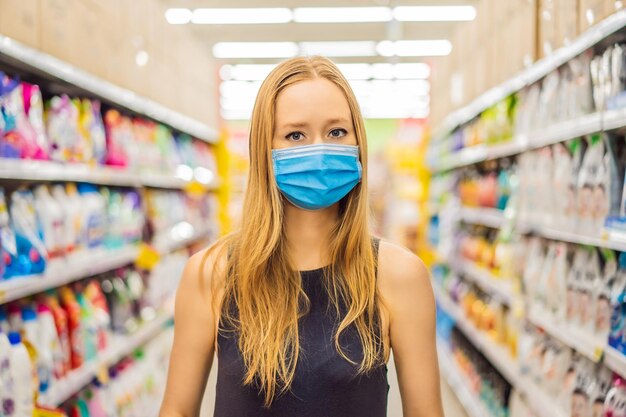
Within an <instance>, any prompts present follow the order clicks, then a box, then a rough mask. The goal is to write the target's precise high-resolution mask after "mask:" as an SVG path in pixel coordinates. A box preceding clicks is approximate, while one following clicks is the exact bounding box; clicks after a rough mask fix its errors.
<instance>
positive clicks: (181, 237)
mask: <svg viewBox="0 0 626 417" xmlns="http://www.w3.org/2000/svg"><path fill="white" fill-rule="evenodd" d="M212 232H213V229H212V228H211V227H208V226H193V225H192V224H190V223H188V222H180V223H178V224H176V225H174V226H172V227H171V228H170V229H169V230H168V231H167V232H165V233H164V234H162V235H160V236H156V237H155V239H154V247H155V248H156V249H157V251H158V252H160V253H170V252H174V251H176V250H178V249H182V248H184V247H187V246H189V245H191V244H192V243H195V242H197V241H199V240H202V239H206V238H209V237H210V236H211V234H212Z"/></svg>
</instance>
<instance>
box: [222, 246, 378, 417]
mask: <svg viewBox="0 0 626 417" xmlns="http://www.w3.org/2000/svg"><path fill="white" fill-rule="evenodd" d="M374 246H375V248H376V254H377V252H378V241H375V245H374ZM300 274H301V276H302V286H303V289H304V291H305V293H306V294H307V296H308V297H309V300H310V302H311V303H310V304H311V305H310V310H309V312H308V313H307V314H306V315H305V316H304V317H302V318H301V319H300V321H299V322H298V328H299V334H300V353H299V358H298V364H297V366H296V373H295V378H294V381H293V383H292V385H291V389H290V390H289V391H287V392H286V393H284V394H282V395H277V396H276V397H275V398H274V401H273V402H272V404H271V406H270V408H269V409H268V408H265V407H263V399H264V397H263V396H262V395H261V394H259V390H258V388H257V387H256V386H244V385H243V384H242V381H243V377H244V371H245V369H244V364H243V359H242V357H241V354H240V352H239V349H238V347H237V338H236V335H235V334H234V333H233V332H222V331H220V332H219V333H218V342H217V343H218V374H217V387H216V400H215V413H214V414H213V417H385V416H386V415H387V393H388V390H389V385H388V384H387V366H386V365H385V364H381V365H380V366H378V367H377V368H375V369H373V370H372V371H370V372H368V373H367V374H361V375H358V374H357V366H356V365H352V364H350V363H349V362H348V361H346V360H345V359H344V358H342V357H341V356H340V355H339V353H338V352H337V350H336V349H335V345H334V333H335V329H336V327H337V325H338V324H339V321H338V319H337V317H336V314H335V313H334V308H331V309H329V308H328V305H329V297H328V294H327V291H326V290H325V287H324V284H323V278H324V277H323V274H324V269H323V268H321V269H316V270H312V271H302V272H300ZM340 341H341V346H342V349H343V350H344V352H345V353H346V354H347V355H348V357H350V358H351V359H352V360H353V361H355V362H357V363H358V362H359V361H360V359H361V358H362V357H363V350H362V346H361V343H360V341H359V338H358V335H357V333H356V331H355V330H354V329H349V330H347V331H346V332H344V333H343V334H342V337H341V339H340Z"/></svg>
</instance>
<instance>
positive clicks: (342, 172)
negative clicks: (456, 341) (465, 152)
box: [160, 57, 443, 417]
mask: <svg viewBox="0 0 626 417" xmlns="http://www.w3.org/2000/svg"><path fill="white" fill-rule="evenodd" d="M250 161H251V164H250V174H249V181H248V187H247V192H246V198H245V203H244V210H243V213H244V216H243V223H242V226H241V230H240V231H238V232H237V233H235V234H232V235H230V236H228V237H226V238H224V239H223V240H221V241H220V242H218V243H217V244H216V245H214V246H213V247H212V248H209V249H207V250H205V251H203V252H200V253H198V254H196V255H194V256H193V257H192V258H191V259H190V260H189V262H188V264H187V267H186V269H185V272H184V275H183V278H182V281H181V283H180V287H179V289H178V293H177V296H176V312H175V326H176V327H175V338H174V347H173V351H172V355H171V359H170V368H169V376H168V382H167V388H166V393H165V398H164V401H163V405H162V407H161V413H160V417H195V416H198V414H199V412H200V403H201V399H202V396H203V393H204V388H205V386H206V380H207V377H208V373H209V370H210V369H211V364H212V359H213V355H214V353H215V352H217V358H218V379H217V387H216V403H215V411H214V417H383V416H386V415H387V411H386V410H387V392H388V384H387V367H386V363H387V360H388V358H389V353H390V350H393V357H394V360H395V365H396V369H397V373H398V382H399V385H400V393H401V396H402V408H403V415H404V417H441V416H443V412H442V408H441V398H440V392H439V371H438V366H437V352H436V348H435V302H434V298H433V292H432V288H431V285H430V280H429V276H428V273H427V270H426V269H425V267H424V265H423V264H422V262H421V261H420V260H419V259H418V258H417V257H416V256H414V255H413V254H412V253H410V252H408V251H407V250H405V249H403V248H401V247H398V246H396V245H394V244H391V243H388V242H385V241H379V240H378V239H375V238H373V237H372V236H371V235H370V230H369V226H368V201H367V143H366V139H365V130H364V127H363V119H362V117H361V113H360V111H359V107H358V104H357V102H356V99H355V97H354V93H353V92H352V90H351V88H350V86H349V84H348V82H347V81H346V80H345V78H344V77H343V76H342V75H341V73H340V72H339V70H338V69H337V67H336V66H335V65H334V64H333V63H332V62H331V61H329V60H328V59H326V58H322V57H312V58H294V59H291V60H288V61H286V62H283V63H282V64H280V65H278V66H277V67H276V68H275V69H274V70H273V71H272V73H271V74H270V75H269V76H268V77H267V79H266V80H265V81H264V82H263V84H262V86H261V89H260V91H259V94H258V97H257V100H256V104H255V106H254V111H253V114H252V124H251V134H250ZM392 417H396V416H392Z"/></svg>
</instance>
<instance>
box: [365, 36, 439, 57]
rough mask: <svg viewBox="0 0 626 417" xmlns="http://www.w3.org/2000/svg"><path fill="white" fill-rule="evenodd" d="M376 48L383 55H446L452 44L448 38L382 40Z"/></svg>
mask: <svg viewBox="0 0 626 417" xmlns="http://www.w3.org/2000/svg"><path fill="white" fill-rule="evenodd" d="M376 50H377V51H378V53H379V54H380V55H382V56H446V55H450V52H452V44H451V43H450V41H448V40H428V41H421V40H420V41H395V42H394V41H382V42H379V43H378V46H377V47H376Z"/></svg>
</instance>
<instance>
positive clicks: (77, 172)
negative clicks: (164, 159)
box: [0, 158, 219, 190]
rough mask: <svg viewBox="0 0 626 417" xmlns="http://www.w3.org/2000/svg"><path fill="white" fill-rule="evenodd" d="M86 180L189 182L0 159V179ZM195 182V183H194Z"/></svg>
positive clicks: (88, 167)
mask: <svg viewBox="0 0 626 417" xmlns="http://www.w3.org/2000/svg"><path fill="white" fill-rule="evenodd" d="M3 179H4V180H24V181H67V182H87V183H92V184H100V185H111V186H120V187H155V188H171V189H186V188H187V187H189V186H190V185H191V184H192V183H193V181H186V180H183V179H181V178H179V177H177V176H175V175H174V174H172V175H168V174H160V173H141V174H138V173H135V172H128V171H126V170H123V169H118V168H111V167H106V166H92V165H88V164H82V163H68V164H62V163H59V162H53V161H32V160H24V159H7V158H0V180H3ZM197 184H199V183H197ZM199 185H200V187H201V188H203V189H205V190H214V189H216V188H217V187H218V185H219V183H218V181H217V180H214V181H211V182H209V183H206V184H199Z"/></svg>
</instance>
